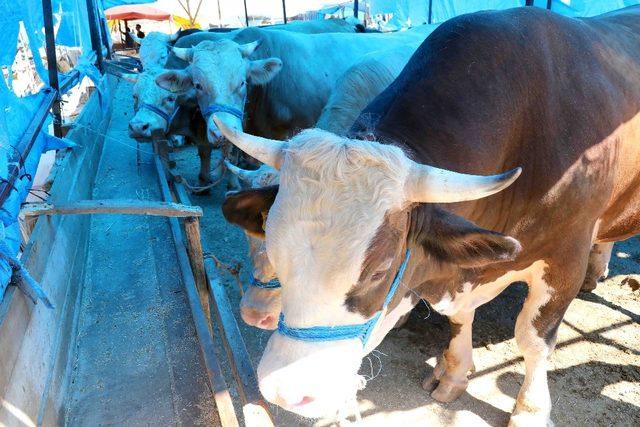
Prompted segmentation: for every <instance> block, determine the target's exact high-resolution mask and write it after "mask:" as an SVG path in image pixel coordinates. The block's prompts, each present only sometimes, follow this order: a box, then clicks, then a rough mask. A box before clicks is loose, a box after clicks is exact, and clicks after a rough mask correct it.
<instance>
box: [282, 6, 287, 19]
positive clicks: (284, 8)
mask: <svg viewBox="0 0 640 427" xmlns="http://www.w3.org/2000/svg"><path fill="white" fill-rule="evenodd" d="M286 2H287V0H282V16H283V17H284V23H285V24H286V23H287V6H286V4H285V3H286Z"/></svg>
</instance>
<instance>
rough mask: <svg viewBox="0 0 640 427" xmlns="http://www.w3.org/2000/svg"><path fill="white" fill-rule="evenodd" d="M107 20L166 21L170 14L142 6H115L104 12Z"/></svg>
mask: <svg viewBox="0 0 640 427" xmlns="http://www.w3.org/2000/svg"><path fill="white" fill-rule="evenodd" d="M105 15H106V16H107V19H108V20H116V19H119V20H122V21H131V20H134V19H149V20H152V21H168V20H169V19H171V14H170V13H167V12H165V11H162V10H160V9H155V8H153V7H150V6H144V5H139V4H138V5H125V6H116V7H112V8H110V9H107V10H105Z"/></svg>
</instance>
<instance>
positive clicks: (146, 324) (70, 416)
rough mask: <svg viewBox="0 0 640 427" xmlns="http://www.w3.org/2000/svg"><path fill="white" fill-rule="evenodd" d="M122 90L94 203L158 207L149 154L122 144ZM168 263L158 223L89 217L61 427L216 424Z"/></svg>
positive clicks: (125, 89)
mask: <svg viewBox="0 0 640 427" xmlns="http://www.w3.org/2000/svg"><path fill="white" fill-rule="evenodd" d="M130 91H131V88H130V85H129V84H121V85H120V86H119V87H118V89H117V90H116V93H115V94H114V96H115V99H114V104H115V105H119V106H121V108H114V112H113V117H112V120H111V125H110V128H109V131H108V134H107V135H105V139H106V141H105V148H104V152H103V156H102V159H101V161H100V164H99V166H98V173H97V176H96V182H95V188H94V194H93V196H94V198H96V199H112V198H113V199H118V198H121V199H122V198H124V199H140V200H160V199H161V193H160V189H159V184H158V178H157V173H156V171H155V167H154V166H153V164H152V162H151V160H152V157H151V155H150V152H151V147H150V146H149V145H146V146H142V147H141V160H142V163H141V164H140V165H138V164H137V162H136V150H137V147H136V144H135V142H134V141H133V140H130V139H129V138H128V136H127V131H126V129H127V123H128V120H129V119H128V117H130V115H131V110H130V106H131V102H130ZM127 106H129V107H127ZM175 257H176V255H175V249H174V245H173V240H172V236H171V233H170V230H169V223H168V221H167V220H166V219H165V218H160V217H145V216H127V215H94V216H93V217H92V220H91V229H90V243H89V256H88V260H87V266H86V271H85V283H84V284H83V287H82V301H81V307H80V310H81V311H80V315H79V321H78V336H77V339H76V348H75V352H74V355H73V362H72V363H73V372H72V378H71V382H70V383H71V385H70V390H69V392H68V394H69V396H68V399H67V414H66V420H65V422H64V424H65V425H72V426H76V425H88V426H95V425H214V424H217V418H216V413H215V405H214V403H213V400H212V395H211V392H210V390H209V386H208V383H207V376H206V371H205V369H204V365H203V362H202V358H201V355H200V346H199V344H198V341H197V337H196V334H195V327H194V325H193V320H192V318H191V311H190V309H189V305H188V302H187V298H186V293H185V291H184V285H183V283H182V282H181V279H180V271H179V268H178V265H177V262H176V260H175ZM61 424H62V422H61Z"/></svg>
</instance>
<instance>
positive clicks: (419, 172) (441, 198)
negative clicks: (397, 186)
mask: <svg viewBox="0 0 640 427" xmlns="http://www.w3.org/2000/svg"><path fill="white" fill-rule="evenodd" d="M521 172H522V168H519V167H518V168H515V169H512V170H510V171H508V172H504V173H501V174H498V175H487V176H482V175H468V174H463V173H458V172H453V171H449V170H446V169H439V168H436V167H433V166H428V165H423V164H419V163H413V165H412V167H411V171H410V172H409V176H408V177H407V181H406V183H405V194H406V197H407V199H408V200H411V201H412V202H419V203H454V202H464V201H467V200H476V199H481V198H483V197H487V196H490V195H492V194H494V193H497V192H499V191H502V190H504V189H505V188H507V187H508V186H510V185H511V184H512V183H513V182H514V181H515V180H516V179H517V178H518V177H519V176H520V173H521Z"/></svg>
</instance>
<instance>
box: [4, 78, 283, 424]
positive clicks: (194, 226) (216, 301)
mask: <svg viewBox="0 0 640 427" xmlns="http://www.w3.org/2000/svg"><path fill="white" fill-rule="evenodd" d="M105 79H106V83H107V86H108V87H109V90H110V92H111V93H113V92H115V91H117V87H118V84H119V82H118V79H117V78H116V77H115V76H113V75H109V74H107V75H106V76H105ZM114 108H120V107H119V106H118V105H115V103H114V101H113V100H111V105H110V107H109V109H108V110H107V111H101V109H100V103H99V100H98V96H97V94H96V93H94V94H93V95H92V97H91V99H90V100H89V102H88V104H87V105H86V106H85V108H84V110H83V113H82V114H81V116H80V117H79V118H78V120H77V122H76V123H75V124H74V126H72V129H71V130H70V132H69V134H68V135H67V137H68V138H69V139H71V140H73V141H74V142H76V143H77V144H78V148H76V149H73V150H71V151H69V152H68V153H66V155H65V156H64V157H63V158H62V160H61V161H60V162H59V164H58V165H57V167H56V169H55V170H56V174H55V179H54V181H53V186H52V188H51V191H50V194H51V197H50V198H49V199H48V201H47V202H45V203H31V204H26V205H25V206H24V207H23V210H22V213H23V215H25V216H26V217H37V218H38V219H37V222H36V225H35V227H34V229H33V232H32V234H31V238H30V240H29V242H28V244H27V245H26V249H25V251H24V253H23V254H22V261H23V263H24V265H25V266H26V268H27V269H28V270H29V271H30V272H31V274H32V275H33V276H34V278H35V279H36V280H38V281H39V282H40V283H41V284H42V285H43V287H44V288H45V290H46V292H48V294H49V296H50V299H51V300H52V302H53V303H54V305H55V309H47V308H45V307H43V306H42V305H35V306H34V305H33V303H32V302H31V301H30V300H29V299H28V298H26V297H25V296H24V295H23V294H22V293H21V292H20V291H18V290H17V289H16V288H15V287H13V286H10V287H9V289H8V291H7V293H6V295H5V298H4V300H3V301H2V303H1V304H0V396H1V397H2V402H3V404H2V407H0V423H2V424H3V425H52V424H75V423H76V422H81V423H84V424H92V423H93V422H98V421H101V422H106V423H109V422H118V421H121V422H126V421H128V420H129V421H130V419H127V418H126V415H123V416H122V417H123V418H120V419H119V420H118V419H115V418H111V419H109V418H108V417H117V416H119V415H117V412H118V411H117V410H114V409H112V408H109V407H108V406H104V405H103V407H101V408H102V409H101V410H103V411H104V412H98V413H95V411H93V410H92V411H87V410H86V408H85V409H82V408H83V407H82V405H85V407H86V405H89V406H91V402H92V400H91V399H94V397H92V396H91V393H92V392H95V393H96V396H95V398H96V399H98V400H100V399H101V398H103V396H104V394H101V393H104V391H100V389H99V387H98V388H97V391H96V390H94V389H90V388H89V387H88V386H87V387H85V388H82V389H78V387H79V386H78V385H77V384H76V383H75V381H76V378H79V374H78V373H77V372H76V371H78V370H80V371H81V370H82V366H80V367H78V365H82V364H83V360H82V359H81V356H82V354H85V353H82V350H81V348H82V345H83V344H82V343H83V340H85V341H86V338H85V336H86V334H87V333H89V334H90V332H87V331H91V329H90V328H89V329H87V328H85V326H86V323H87V322H88V320H87V319H86V318H87V317H88V316H87V315H86V314H82V313H83V310H86V309H87V308H86V307H87V306H88V305H89V307H90V305H91V304H95V301H93V300H91V299H90V298H88V297H87V295H83V293H85V292H87V291H86V290H85V287H87V286H93V287H94V288H95V287H96V286H97V287H100V286H103V284H102V283H88V280H89V278H90V277H92V276H91V275H90V274H89V273H90V272H91V271H92V262H93V261H91V260H92V258H93V257H95V254H92V253H91V251H92V250H93V249H92V248H93V246H92V239H94V237H92V236H93V235H92V233H91V231H90V230H91V227H92V220H93V219H94V218H105V215H109V216H110V217H113V218H114V221H116V222H118V224H121V223H122V222H123V221H124V222H126V221H127V220H126V219H123V217H122V215H127V218H131V216H132V215H133V216H136V217H138V218H139V217H141V216H143V217H144V218H153V217H161V218H158V219H156V220H154V221H164V224H163V225H162V226H165V228H167V230H170V234H169V235H168V236H169V237H170V241H171V242H170V243H169V244H170V245H172V246H173V247H174V249H175V256H174V257H170V258H171V259H172V260H173V262H174V264H175V265H176V266H177V269H176V271H179V279H180V281H181V282H182V285H183V291H184V295H186V301H188V306H189V308H190V313H191V318H192V320H190V321H188V322H187V323H192V324H193V326H194V328H195V333H196V336H197V342H198V346H199V348H200V356H201V362H202V366H204V368H205V371H204V373H205V374H206V381H207V383H208V390H209V399H210V400H213V401H214V402H215V411H216V412H217V415H216V416H215V417H214V418H215V420H214V422H215V423H218V422H219V424H220V425H222V426H237V425H240V424H243V425H248V426H272V425H273V421H272V417H271V414H270V413H269V411H268V409H267V405H266V404H265V402H264V401H263V400H262V397H261V395H260V392H259V390H258V386H257V380H256V375H255V372H254V369H253V366H252V364H251V361H250V359H249V355H248V352H247V349H246V347H245V344H244V342H243V339H242V337H241V335H240V330H239V328H238V324H237V321H236V318H235V317H234V315H233V313H232V311H231V306H230V303H229V299H228V297H227V294H226V291H225V289H224V287H223V286H222V284H221V280H220V279H219V272H218V271H217V269H216V266H215V264H214V263H213V262H212V260H209V259H205V258H204V256H203V249H202V243H201V241H200V237H201V236H200V224H199V217H201V216H202V210H201V209H200V208H199V207H197V206H192V205H191V203H190V200H189V197H188V195H187V192H186V190H185V188H184V186H183V184H181V183H180V182H178V181H180V179H179V174H178V173H177V171H175V170H174V169H173V167H174V165H175V162H174V161H173V160H172V159H171V148H170V147H168V146H167V143H166V141H156V142H154V143H153V144H149V145H143V147H147V149H146V152H147V154H146V155H147V156H148V157H150V160H151V161H148V162H147V165H146V166H147V167H146V169H145V171H143V172H140V171H138V172H137V173H138V175H144V176H147V175H148V173H149V171H153V172H155V175H156V183H155V184H154V185H157V188H158V189H159V190H158V192H157V193H158V194H159V195H160V196H161V197H159V198H158V199H153V198H147V197H142V198H138V199H135V198H117V199H109V198H96V193H99V192H98V191H97V190H96V188H97V187H98V186H99V185H101V180H102V179H103V177H102V175H99V172H98V170H99V169H100V170H103V169H105V165H104V164H105V162H107V161H108V159H107V158H106V157H107V156H108V155H109V154H108V152H107V151H108V150H109V149H110V150H113V147H112V148H108V147H110V144H112V143H111V142H110V141H109V138H110V137H109V136H108V127H109V126H110V123H111V122H112V120H113V118H112V115H113V114H114V111H113V110H114ZM127 108H130V107H127ZM118 114H120V113H118ZM129 148H131V147H129ZM134 148H135V147H134ZM151 149H152V150H153V152H151ZM123 150H124V148H123ZM138 154H139V153H138ZM140 167H141V165H139V168H140ZM107 169H108V168H107ZM132 173H134V172H132ZM176 177H177V178H178V179H176ZM163 218H165V219H163ZM148 221H151V219H149V220H148ZM167 224H168V227H166V226H167ZM101 233H102V232H101ZM103 234H104V233H103ZM158 238H160V237H158ZM114 239H120V240H121V239H124V240H125V243H126V239H127V236H118V237H115V236H114ZM114 245H115V243H114ZM125 247H126V245H125ZM122 255H123V257H124V258H126V257H128V256H129V255H127V254H126V253H123V254H122ZM114 261H117V260H114ZM122 268H124V267H122ZM114 277H115V276H114ZM114 280H115V279H114ZM132 286H134V285H133V284H132ZM125 288H126V287H125ZM95 289H98V288H95ZM92 292H93V291H92ZM104 292H109V290H108V289H105V291H104ZM115 312H117V304H116V309H115ZM124 314H125V315H126V314H128V313H124ZM115 315H116V314H114V316H115ZM83 316H84V318H83V319H80V318H81V317H83ZM89 317H90V316H89ZM79 319H80V320H79ZM169 320H171V319H166V321H167V322H169ZM214 324H215V325H214ZM122 333H123V334H125V335H126V332H122ZM113 334H114V339H117V338H118V334H119V332H118V331H117V330H114V331H113ZM216 340H221V341H222V343H223V347H224V349H225V352H226V359H227V361H225V364H228V365H229V366H230V367H231V371H232V373H233V376H234V378H235V382H236V387H235V388H234V389H233V390H231V389H230V387H229V385H228V384H227V382H226V381H225V378H224V376H223V370H222V368H221V365H222V361H221V360H220V356H221V355H219V354H216V345H215V341H216ZM107 341H108V340H107ZM170 341H171V337H169V338H168V341H167V342H170ZM124 345H130V346H132V347H135V343H133V342H125V343H124ZM110 346H111V343H108V342H107V343H104V347H109V348H110ZM98 348H100V345H99V346H98ZM114 348H116V349H118V350H120V349H121V346H120V345H119V346H117V347H114ZM170 350H171V349H169V350H167V351H170ZM85 357H86V356H85ZM91 357H93V356H91ZM95 357H96V359H98V358H99V357H100V356H99V355H97V354H96V355H95ZM140 363H142V362H140ZM92 366H93V365H92ZM95 366H98V369H97V370H96V371H100V369H101V366H103V365H101V364H100V363H98V362H96V364H95ZM178 368H180V369H182V368H183V367H178ZM178 368H176V367H171V369H172V370H176V369H178ZM184 368H185V369H184V372H187V373H188V375H196V376H197V375H198V372H196V371H197V370H195V368H194V371H193V372H190V371H191V370H190V369H189V366H187V367H184ZM140 369H141V370H143V371H144V366H143V367H142V368H140ZM96 375H99V372H96ZM115 375H116V376H117V375H118V373H117V372H116V373H115ZM196 380H197V379H196ZM109 381H115V383H117V378H116V379H115V380H114V379H113V378H109V379H108V380H107V382H109ZM140 381H141V382H142V383H141V384H131V383H121V384H120V386H122V387H124V388H125V389H126V388H128V387H131V389H137V388H140V389H141V390H142V391H141V392H140V393H139V394H140V395H142V396H144V394H145V393H146V394H150V395H151V394H153V393H154V390H153V389H152V387H153V386H152V384H153V381H152V380H151V379H149V380H148V382H149V386H148V387H149V389H148V390H145V387H147V385H146V384H145V381H146V379H145V378H141V379H140ZM175 381H177V380H175ZM196 382H197V381H196ZM235 390H237V396H238V397H239V400H240V401H239V402H238V401H237V400H236V401H235V402H234V396H233V395H234V393H235ZM131 393H132V395H134V396H135V391H132V392H131ZM125 395H126V393H125ZM103 400H105V399H103ZM106 400H108V399H106ZM174 400H175V399H174ZM141 404H144V402H143V403H141ZM187 406H188V405H187ZM76 407H80V409H75V408H76ZM83 411H84V412H83ZM124 412H126V410H125V411H124ZM150 412H151V413H152V411H150ZM89 413H91V415H87V414H89ZM114 413H115V414H116V415H113V414H114ZM100 414H102V415H100ZM104 414H109V415H104ZM160 421H161V420H153V419H148V423H150V424H155V423H156V422H160Z"/></svg>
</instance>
